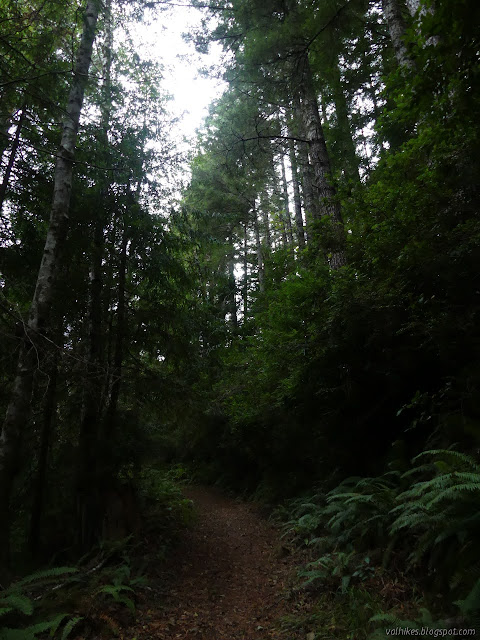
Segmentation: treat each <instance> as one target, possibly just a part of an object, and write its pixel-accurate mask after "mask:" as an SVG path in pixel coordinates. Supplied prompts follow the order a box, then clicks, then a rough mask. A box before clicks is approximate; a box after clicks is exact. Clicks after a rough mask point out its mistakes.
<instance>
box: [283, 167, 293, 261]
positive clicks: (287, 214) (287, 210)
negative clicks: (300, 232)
mask: <svg viewBox="0 0 480 640" xmlns="http://www.w3.org/2000/svg"><path fill="white" fill-rule="evenodd" d="M280 167H281V170H282V187H283V202H284V206H285V222H286V225H287V235H288V242H289V243H290V246H291V247H292V250H293V231H292V219H291V217H290V208H289V207H290V203H289V198H288V184H287V174H286V172H285V158H284V156H283V155H282V157H281V162H280Z"/></svg>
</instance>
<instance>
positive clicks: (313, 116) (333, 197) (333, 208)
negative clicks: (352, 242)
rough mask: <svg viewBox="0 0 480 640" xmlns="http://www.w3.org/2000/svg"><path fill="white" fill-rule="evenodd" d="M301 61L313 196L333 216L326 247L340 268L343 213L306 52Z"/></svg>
mask: <svg viewBox="0 0 480 640" xmlns="http://www.w3.org/2000/svg"><path fill="white" fill-rule="evenodd" d="M302 62H303V64H302V69H301V73H302V75H301V87H300V92H301V101H300V108H301V113H302V118H303V123H304V127H305V133H306V137H307V140H308V152H309V156H310V161H311V164H312V168H313V176H314V182H313V187H314V197H315V200H316V201H317V202H318V203H319V210H320V215H321V217H322V218H323V217H328V218H329V220H330V223H331V233H330V234H329V235H330V237H329V239H328V241H327V246H324V247H323V248H324V250H325V251H326V253H327V256H328V262H329V264H330V266H331V268H332V269H338V268H339V267H341V266H343V265H344V264H346V258H345V234H344V229H343V220H342V214H341V209H340V204H339V202H338V200H337V194H336V191H335V187H334V186H333V180H332V171H331V166H330V158H329V155H328V151H327V145H326V143H325V137H324V135H323V128H322V123H321V121H320V115H319V112H318V102H317V97H316V95H315V91H314V86H313V77H312V71H311V68H310V62H309V60H308V55H307V54H305V56H303V60H302Z"/></svg>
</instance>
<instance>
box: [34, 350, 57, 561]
mask: <svg viewBox="0 0 480 640" xmlns="http://www.w3.org/2000/svg"><path fill="white" fill-rule="evenodd" d="M58 361H59V351H58V350H57V349H56V350H55V351H54V353H53V362H52V366H51V369H50V380H49V382H48V389H47V394H46V398H45V406H44V410H43V424H42V432H41V435H40V451H39V454H38V467H37V476H36V480H35V485H34V493H33V502H32V512H31V515H30V533H29V537H28V547H29V551H30V555H31V557H32V558H37V557H38V552H39V549H40V538H41V520H42V515H43V505H44V501H45V489H46V484H47V472H48V453H49V450H50V444H51V442H52V434H53V429H54V422H55V420H54V418H55V412H56V409H57V379H58Z"/></svg>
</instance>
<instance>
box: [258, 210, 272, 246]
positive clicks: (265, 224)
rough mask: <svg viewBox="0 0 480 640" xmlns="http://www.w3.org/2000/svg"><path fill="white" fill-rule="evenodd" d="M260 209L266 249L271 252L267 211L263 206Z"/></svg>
mask: <svg viewBox="0 0 480 640" xmlns="http://www.w3.org/2000/svg"><path fill="white" fill-rule="evenodd" d="M261 209H262V218H263V226H264V228H265V242H266V244H267V249H268V250H269V251H271V250H272V234H271V233H270V220H269V219H268V209H267V207H265V206H262V207H261Z"/></svg>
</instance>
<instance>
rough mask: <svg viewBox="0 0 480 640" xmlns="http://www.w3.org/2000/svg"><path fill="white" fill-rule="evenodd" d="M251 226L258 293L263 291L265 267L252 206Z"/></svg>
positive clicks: (254, 210) (258, 230) (255, 213)
mask: <svg viewBox="0 0 480 640" xmlns="http://www.w3.org/2000/svg"><path fill="white" fill-rule="evenodd" d="M253 226H254V230H255V245H256V249H257V267H258V288H259V289H260V293H263V292H264V291H265V266H264V264H263V250H262V241H261V239H260V227H259V224H258V214H257V207H256V205H255V204H254V205H253Z"/></svg>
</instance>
